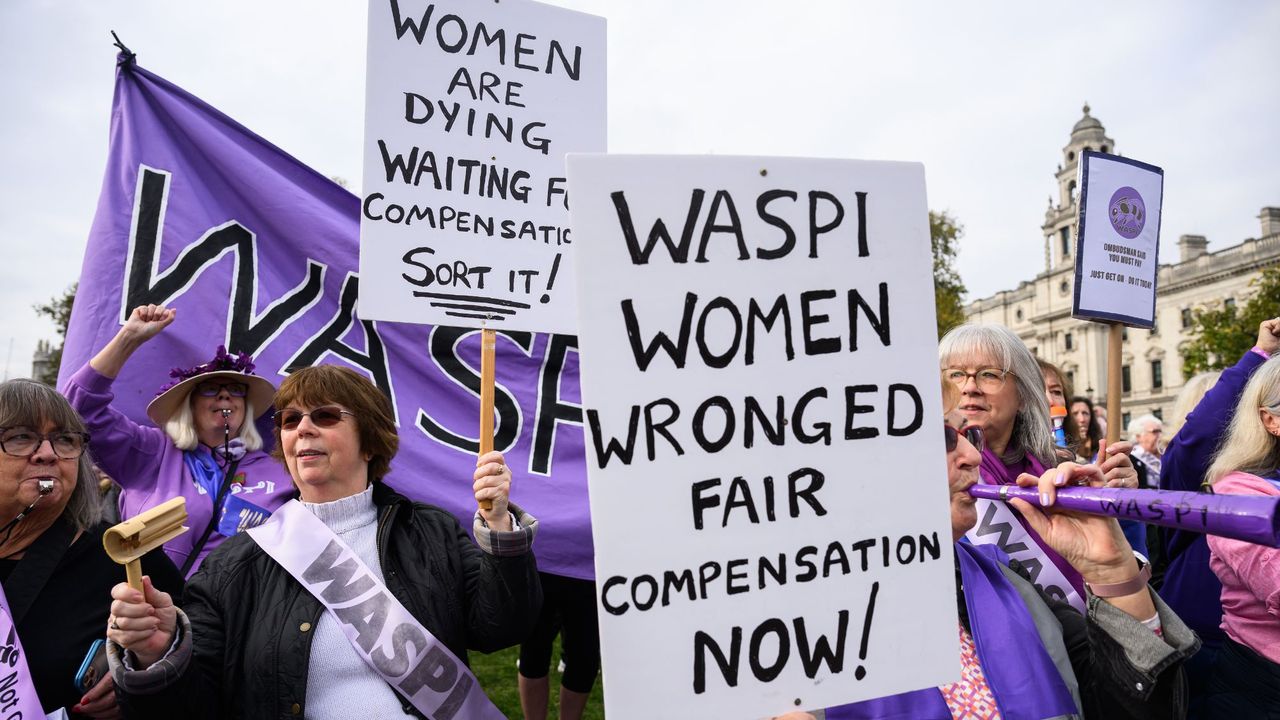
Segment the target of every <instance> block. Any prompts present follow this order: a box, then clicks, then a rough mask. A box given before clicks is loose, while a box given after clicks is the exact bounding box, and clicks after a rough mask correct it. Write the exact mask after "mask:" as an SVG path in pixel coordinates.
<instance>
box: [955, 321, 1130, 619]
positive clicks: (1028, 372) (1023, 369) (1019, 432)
mask: <svg viewBox="0 0 1280 720" xmlns="http://www.w3.org/2000/svg"><path fill="white" fill-rule="evenodd" d="M938 358H939V362H940V365H941V369H942V376H943V379H944V380H946V381H948V382H950V383H951V384H952V385H954V387H955V388H956V390H958V391H959V393H960V402H959V404H958V406H957V407H956V410H957V411H958V412H959V413H960V414H961V415H963V416H964V418H965V422H967V423H968V424H970V425H976V426H978V427H980V428H982V432H983V434H984V435H985V437H986V449H985V450H984V451H983V453H982V463H981V467H980V470H979V472H980V477H981V480H980V481H981V482H984V483H987V484H991V485H1010V484H1012V483H1014V482H1015V480H1016V479H1017V478H1018V476H1019V475H1021V474H1023V473H1029V474H1031V475H1034V476H1037V477H1038V476H1040V475H1041V474H1043V473H1044V472H1045V471H1047V470H1049V469H1051V468H1053V467H1055V466H1057V464H1058V459H1057V455H1056V453H1055V449H1054V438H1053V422H1052V420H1050V418H1049V405H1048V402H1047V401H1046V399H1045V390H1044V380H1043V376H1042V375H1041V373H1040V366H1039V365H1038V364H1037V363H1036V359H1035V356H1034V355H1032V354H1031V351H1030V350H1028V349H1027V346H1026V345H1024V344H1023V343H1022V340H1021V339H1020V338H1019V337H1018V336H1017V335H1016V334H1015V333H1014V332H1013V331H1012V330H1010V329H1008V328H1006V327H1003V326H1001V325H972V324H967V325H961V326H959V327H957V328H954V329H952V330H951V331H950V332H948V333H947V334H946V335H945V336H944V337H943V338H942V340H941V341H940V342H939V344H938ZM1132 449H1133V446H1132V444H1130V443H1116V444H1115V445H1113V446H1112V447H1111V448H1109V449H1108V451H1107V452H1106V453H1105V454H1104V455H1103V456H1102V457H1100V458H1099V459H1098V462H1097V467H1098V469H1099V470H1100V472H1101V473H1102V477H1103V479H1104V481H1105V483H1106V485H1107V486H1108V487H1129V488H1134V487H1137V486H1138V475H1137V472H1136V471H1135V470H1134V468H1133V463H1132V462H1131V461H1130V460H1129V456H1128V455H1127V453H1128V452H1130V451H1131V450H1132ZM977 507H978V523H977V526H976V527H975V528H974V529H973V530H972V531H970V533H969V536H968V537H969V540H970V542H973V543H975V544H987V543H997V544H999V545H1000V548H1001V549H1002V550H1003V551H1005V552H1006V553H1008V554H1009V556H1010V557H1012V558H1013V559H1014V560H1017V561H1019V562H1021V563H1022V564H1024V565H1027V566H1029V567H1036V568H1038V569H1039V571H1038V572H1037V575H1036V582H1037V584H1038V585H1040V586H1042V587H1044V588H1045V590H1046V591H1047V592H1049V594H1050V595H1052V596H1054V597H1057V598H1060V599H1064V600H1066V601H1067V602H1069V603H1070V604H1071V605H1072V606H1074V607H1075V608H1076V609H1077V610H1079V611H1081V612H1084V610H1085V600H1086V595H1085V590H1084V585H1083V582H1082V580H1081V579H1080V574H1079V573H1078V572H1076V571H1075V570H1074V569H1073V568H1072V567H1071V565H1070V564H1069V563H1067V562H1066V561H1065V560H1064V559H1063V558H1062V557H1061V556H1060V555H1059V554H1058V553H1057V552H1056V551H1055V550H1054V549H1053V548H1052V547H1050V546H1049V545H1047V544H1046V543H1045V542H1044V539H1043V538H1041V537H1039V536H1038V535H1037V534H1036V533H1035V531H1034V529H1033V528H1032V527H1031V526H1030V525H1029V524H1028V522H1027V520H1026V519H1025V518H1024V517H1022V515H1021V513H1020V512H1019V511H1018V510H1017V508H1015V507H1010V506H1007V505H1004V504H1003V503H998V502H992V501H987V500H980V501H978V506H977Z"/></svg>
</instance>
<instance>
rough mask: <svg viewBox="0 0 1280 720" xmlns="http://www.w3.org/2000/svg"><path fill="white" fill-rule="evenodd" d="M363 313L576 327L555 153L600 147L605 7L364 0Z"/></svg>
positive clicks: (559, 160) (559, 159) (523, 0)
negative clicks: (591, 11)
mask: <svg viewBox="0 0 1280 720" xmlns="http://www.w3.org/2000/svg"><path fill="white" fill-rule="evenodd" d="M368 57H369V61H368V77H367V86H366V94H367V105H366V111H365V154H364V158H365V160H364V183H363V186H364V198H363V202H362V204H361V219H360V276H361V278H362V280H363V283H362V287H361V290H360V307H359V312H360V316H361V317H362V318H364V319H366V320H367V319H379V320H397V321H402V322H417V323H430V324H439V325H454V326H462V327H482V326H487V327H490V328H502V329H508V330H537V331H548V332H562V333H573V332H574V331H575V329H576V328H575V314H574V300H573V283H572V281H571V280H570V278H572V276H573V270H572V262H571V261H570V254H569V252H568V251H569V246H570V244H571V243H572V242H573V237H572V233H571V232H570V230H569V225H568V212H567V208H568V193H567V187H566V183H565V178H564V154H565V153H566V152H580V151H589V152H600V151H603V150H604V149H605V23H604V19H603V18H599V17H594V16H591V15H585V14H582V13H577V12H571V11H568V10H562V9H560V8H555V7H551V6H548V5H542V4H540V3H536V2H530V1H529V0H503V2H501V3H478V2H463V1H462V0H436V1H434V2H424V1H421V0H370V2H369V54H368Z"/></svg>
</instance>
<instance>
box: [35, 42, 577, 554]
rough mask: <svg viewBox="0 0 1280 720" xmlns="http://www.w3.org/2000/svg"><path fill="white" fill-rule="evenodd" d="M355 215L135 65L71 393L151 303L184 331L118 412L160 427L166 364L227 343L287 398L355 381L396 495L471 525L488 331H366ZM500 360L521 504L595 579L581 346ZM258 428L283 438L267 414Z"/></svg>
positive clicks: (567, 344)
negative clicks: (314, 383) (366, 382)
mask: <svg viewBox="0 0 1280 720" xmlns="http://www.w3.org/2000/svg"><path fill="white" fill-rule="evenodd" d="M359 217H360V198H358V197H356V196H355V195H352V194H351V193H350V192H348V191H346V190H344V189H343V188H341V187H339V186H338V185H336V184H334V183H333V182H332V181H330V180H329V179H328V178H326V177H325V176H324V175H321V174H320V173H318V172H316V171H315V170H313V169H311V168H309V167H307V166H305V165H303V164H302V163H300V162H298V160H297V159H295V158H293V157H291V156H289V155H288V154H287V153H285V152H284V151H282V150H281V149H280V148H277V147H275V146H274V145H272V144H271V143H270V142H268V141H267V140H265V139H263V138H262V137H259V136H257V135H255V134H253V133H252V132H250V131H249V130H248V129H246V128H245V127H244V126H242V125H240V124H239V123H237V122H236V121H235V120H233V119H232V118H229V117H227V116H226V115H224V114H222V113H221V112H219V111H218V110H217V109H215V108H212V107H210V106H209V105H207V104H205V103H204V102H202V101H201V100H200V99H199V98H196V97H194V96H193V95H191V94H190V93H187V92H186V91H184V90H183V89H181V88H179V87H177V86H175V85H173V84H172V83H170V82H168V81H166V80H165V79H163V78H161V77H158V76H156V75H155V74H153V73H151V72H148V71H147V70H146V69H144V68H142V67H139V66H137V65H136V64H134V63H132V62H124V63H122V64H121V65H120V67H119V68H118V70H117V77H116V87H115V100H114V104H113V107H112V113H111V146H110V151H109V154H108V158H107V165H106V168H105V172H104V173H103V182H102V193H101V195H100V196H99V200H98V208H97V213H96V214H95V216H94V221H93V227H92V229H91V230H90V233H89V240H88V244H87V246H86V249H85V257H84V264H83V266H82V269H81V276H80V286H79V291H78V293H77V294H76V302H75V307H74V309H73V310H72V314H71V321H70V325H69V326H68V330H67V340H66V345H65V347H64V349H63V355H62V369H61V372H60V380H61V382H63V383H65V382H66V380H67V378H68V377H69V376H70V375H71V374H73V373H74V372H76V371H77V370H79V369H80V368H81V367H82V366H83V365H84V364H85V363H87V362H88V361H89V359H90V358H91V357H93V356H94V354H95V353H97V352H98V351H99V350H101V349H102V347H103V346H104V345H106V343H107V342H108V341H109V340H110V339H111V338H112V337H113V336H115V334H116V332H117V331H118V330H119V329H120V325H121V324H122V323H123V322H124V320H125V319H126V318H127V317H128V315H129V313H130V312H131V311H132V310H133V308H135V307H137V306H139V305H145V304H150V303H155V304H163V305H168V306H170V307H174V308H177V310H178V317H177V320H176V321H175V322H174V323H173V324H172V325H171V326H169V328H168V329H166V330H165V331H164V332H163V333H161V334H160V335H158V336H157V337H156V338H155V339H154V340H152V341H150V342H148V343H147V344H145V345H144V346H143V347H142V348H140V349H139V350H138V351H137V352H136V353H134V355H133V357H132V358H130V360H129V362H128V364H126V365H125V367H124V369H123V370H122V371H121V372H120V375H119V376H118V377H117V378H116V380H115V382H114V383H113V384H112V391H113V392H114V394H115V399H114V401H113V402H112V407H113V408H115V409H116V410H118V411H120V412H121V413H122V414H123V415H124V416H126V417H127V418H129V419H130V420H132V421H133V422H137V423H141V424H144V425H145V424H150V420H148V419H147V415H146V412H145V408H146V406H147V403H148V402H149V401H150V400H151V399H152V398H153V397H154V396H155V392H156V390H157V389H158V388H159V387H160V386H162V385H164V384H165V383H166V382H167V381H168V380H170V377H169V371H170V368H173V367H174V366H175V365H176V366H183V367H187V366H191V365H194V364H197V363H201V362H204V361H206V360H208V358H209V357H210V356H211V355H212V353H213V349H214V348H216V347H217V346H218V345H219V344H224V345H226V346H227V348H229V349H230V351H231V352H241V351H243V352H246V353H248V354H250V355H252V356H253V357H254V360H255V362H256V364H257V369H256V372H257V373H258V374H259V375H262V376H263V377H265V378H267V379H269V380H271V381H272V382H273V383H276V384H279V383H280V381H281V380H283V379H284V378H285V377H286V376H287V375H288V374H289V372H291V370H292V369H293V368H297V367H306V366H309V365H315V364H320V363H332V364H339V365H343V366H346V367H350V368H352V369H354V370H356V371H357V372H359V373H361V374H362V375H364V376H365V377H367V378H369V379H370V380H371V381H373V382H374V383H375V384H376V385H377V386H378V388H379V389H380V390H381V391H382V392H384V393H386V395H387V396H388V397H389V398H391V403H392V410H393V412H394V413H395V421H396V427H397V430H398V432H399V436H400V450H399V452H398V453H397V454H396V457H395V459H394V460H393V461H392V463H391V473H390V475H388V476H387V478H386V480H387V481H388V483H389V484H390V485H391V486H392V487H393V488H395V489H396V490H397V491H398V492H401V493H403V494H405V495H407V496H409V497H411V498H412V499H414V500H419V501H423V502H429V503H431V504H433V505H438V506H440V507H442V508H445V509H446V510H448V511H450V512H452V513H453V514H454V515H456V516H457V517H458V518H459V519H461V520H462V522H464V523H465V526H469V525H470V522H471V520H470V518H471V516H472V514H473V513H474V512H475V509H476V504H475V499H474V497H473V494H472V489H471V484H472V473H473V472H474V471H475V465H476V451H477V449H478V439H477V437H476V403H477V398H478V394H479V387H480V372H479V368H480V363H479V356H480V342H479V341H480V334H481V333H480V332H479V331H476V330H469V329H464V328H456V327H445V326H430V327H428V326H423V325H406V324H401V323H379V322H374V321H369V320H361V319H359V318H357V317H356V313H355V307H356V303H357V301H358V299H359V298H360V297H361V296H362V294H363V293H364V290H365V287H366V284H365V283H363V282H361V279H360V277H359V276H357V275H356V272H355V269H356V262H357V253H358V238H359ZM497 353H498V359H499V361H500V362H499V363H498V368H497V377H496V393H495V397H494V404H495V406H496V408H497V422H496V424H495V433H494V439H495V447H496V449H498V450H501V451H502V452H503V453H504V454H505V456H506V461H507V465H509V466H510V467H511V468H513V471H516V472H517V473H518V477H519V482H518V483H516V485H515V487H514V488H513V489H512V500H513V501H514V502H516V503H519V504H520V505H521V506H522V507H524V508H526V509H527V510H529V512H531V513H533V514H534V515H535V516H537V517H538V519H539V520H540V521H541V524H540V527H541V530H540V531H539V533H538V544H537V555H538V567H539V569H541V570H545V571H548V572H552V573H556V574H559V575H566V576H569V577H576V578H591V577H592V572H593V568H592V547H591V533H590V517H589V515H588V509H587V498H586V477H585V470H584V468H583V444H582V443H583V434H582V430H581V424H582V420H581V418H582V411H581V408H580V405H579V398H578V345H577V339H576V338H574V337H572V336H569V335H550V334H543V333H531V332H523V331H512V330H506V329H499V330H498V332H497ZM260 429H261V430H262V432H263V435H264V437H265V438H266V439H267V440H268V442H270V441H271V438H272V434H271V429H270V420H269V416H268V419H267V421H266V423H265V426H263V425H261V424H260ZM125 492H126V493H128V492H130V491H128V490H126V491H125ZM143 497H148V496H147V495H144V496H143ZM164 499H167V498H159V499H157V500H156V501H158V500H164ZM148 502H150V500H148Z"/></svg>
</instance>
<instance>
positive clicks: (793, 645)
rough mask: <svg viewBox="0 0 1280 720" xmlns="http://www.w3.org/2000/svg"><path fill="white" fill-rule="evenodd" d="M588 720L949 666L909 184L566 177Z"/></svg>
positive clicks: (819, 690) (674, 169)
mask: <svg viewBox="0 0 1280 720" xmlns="http://www.w3.org/2000/svg"><path fill="white" fill-rule="evenodd" d="M569 177H570V185H571V187H572V188H573V192H574V201H573V210H572V215H573V226H574V229H575V231H576V233H577V237H578V238H580V241H579V242H578V243H577V244H576V247H575V254H576V260H577V262H578V269H579V272H578V275H577V281H578V288H579V295H578V303H579V311H580V321H581V327H580V329H579V342H580V343H581V348H582V363H583V364H582V369H581V379H582V398H583V408H584V412H585V418H586V422H587V426H588V429H589V435H590V438H589V439H588V441H587V469H588V482H589V484H590V500H591V512H592V516H593V517H595V518H611V519H612V520H610V521H607V522H597V523H595V524H594V528H593V532H594V536H595V547H596V578H597V582H598V584H599V587H600V608H601V612H600V628H601V636H602V642H603V660H604V670H605V676H606V682H605V702H606V705H607V706H608V712H609V715H610V717H615V716H616V717H620V718H628V717H635V718H640V717H645V718H648V717H672V718H674V717H689V718H694V717H723V718H729V717H760V716H767V715H771V714H778V713H781V712H784V711H786V710H789V709H795V708H796V707H797V706H799V707H805V708H818V707H826V706H831V705H836V704H840V703H844V702H850V701H855V700H860V699H865V698H871V697H877V696H881V695H886V694H892V693H898V692H903V691H907V690H915V689H919V688H922V687H928V686H934V685H939V684H942V683H945V682H949V681H952V680H954V679H955V676H956V674H957V671H958V664H957V662H956V660H957V657H958V652H957V647H956V640H955V638H956V634H955V627H956V607H955V600H954V565H953V556H952V553H951V550H950V548H949V544H950V520H949V514H948V508H947V491H946V489H945V487H944V483H943V481H942V478H944V477H945V476H946V470H945V468H944V464H943V458H944V455H945V453H944V448H943V447H942V444H941V443H940V439H941V438H940V437H939V436H940V435H941V432H939V430H940V428H939V427H938V424H939V422H940V419H941V407H940V405H941V404H940V402H939V382H940V381H939V377H938V362H937V348H936V335H935V331H934V328H935V325H934V308H933V302H932V298H933V285H932V272H931V267H932V261H931V254H930V244H929V230H928V211H927V208H926V204H925V196H924V173H923V169H922V168H921V167H920V166H919V165H914V164H907V163H869V162H853V161H821V160H793V159H792V160H788V159H765V158H679V157H625V156H623V157H617V156H615V157H610V156H598V155H573V156H571V157H570V158H569Z"/></svg>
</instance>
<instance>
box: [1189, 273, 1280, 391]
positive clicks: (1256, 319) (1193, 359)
mask: <svg viewBox="0 0 1280 720" xmlns="http://www.w3.org/2000/svg"><path fill="white" fill-rule="evenodd" d="M1249 285H1250V286H1251V287H1254V288H1256V289H1257V291H1256V292H1255V293H1254V295H1253V296H1252V297H1250V298H1249V300H1248V301H1247V302H1245V304H1244V307H1237V306H1236V305H1234V304H1224V305H1223V306H1222V307H1221V308H1211V309H1207V310H1196V311H1195V313H1194V315H1193V318H1192V322H1191V328H1190V329H1189V330H1188V333H1189V334H1190V335H1191V340H1190V341H1189V342H1188V343H1187V344H1186V345H1185V346H1183V348H1182V349H1181V350H1179V351H1178V352H1179V354H1180V355H1182V375H1183V377H1191V376H1192V375H1195V374H1196V373H1200V372H1204V371H1206V370H1224V369H1226V368H1228V367H1231V366H1232V365H1233V364H1235V362H1236V360H1237V359H1239V357H1240V356H1241V355H1243V354H1244V353H1245V352H1247V351H1248V350H1249V348H1251V347H1253V344H1254V343H1255V342H1257V340H1258V326H1259V325H1261V324H1262V321H1263V320H1269V319H1271V318H1273V317H1275V316H1276V315H1277V314H1280V312H1277V311H1280V267H1270V268H1267V269H1266V270H1263V271H1262V274H1261V275H1259V276H1258V277H1256V278H1254V279H1253V280H1252V281H1251V282H1250V283H1249Z"/></svg>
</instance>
